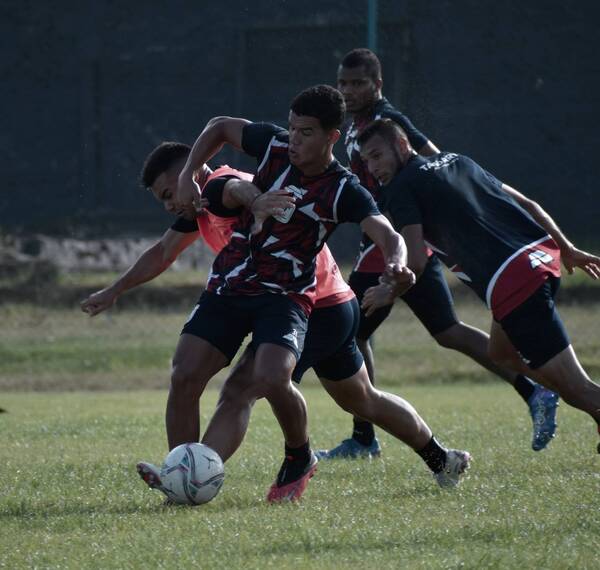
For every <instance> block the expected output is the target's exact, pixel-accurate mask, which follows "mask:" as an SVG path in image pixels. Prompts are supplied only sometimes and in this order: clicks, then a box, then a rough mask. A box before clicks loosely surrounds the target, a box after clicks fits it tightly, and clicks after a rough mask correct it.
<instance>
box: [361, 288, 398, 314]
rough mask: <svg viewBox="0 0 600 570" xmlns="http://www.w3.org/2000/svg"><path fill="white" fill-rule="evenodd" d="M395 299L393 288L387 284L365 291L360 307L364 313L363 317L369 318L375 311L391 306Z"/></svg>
mask: <svg viewBox="0 0 600 570" xmlns="http://www.w3.org/2000/svg"><path fill="white" fill-rule="evenodd" d="M395 298H396V295H394V286H393V285H390V284H388V283H380V284H379V285H376V286H375V287H370V288H369V289H367V290H366V291H365V294H364V296H363V300H362V303H361V304H360V306H361V308H362V309H363V311H364V312H365V315H366V316H367V317H370V316H371V315H372V314H373V313H374V312H375V311H376V310H377V309H381V308H382V307H387V306H388V305H392V304H393V303H394V299H395Z"/></svg>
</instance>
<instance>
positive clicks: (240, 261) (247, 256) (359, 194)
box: [207, 123, 379, 312]
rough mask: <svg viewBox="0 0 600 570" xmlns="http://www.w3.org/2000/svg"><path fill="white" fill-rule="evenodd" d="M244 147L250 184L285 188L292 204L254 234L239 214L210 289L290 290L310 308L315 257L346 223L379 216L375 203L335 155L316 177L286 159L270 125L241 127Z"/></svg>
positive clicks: (279, 134)
mask: <svg viewBox="0 0 600 570" xmlns="http://www.w3.org/2000/svg"><path fill="white" fill-rule="evenodd" d="M242 146H243V149H244V151H245V152H246V153H247V154H250V155H251V156H254V157H256V158H257V160H258V163H259V164H258V169H257V172H256V174H255V176H254V180H253V182H254V184H255V185H256V186H257V187H258V188H259V189H260V190H261V191H262V192H269V191H271V190H279V189H281V188H287V189H288V190H289V191H290V193H292V194H293V195H294V196H295V198H296V202H295V204H294V207H293V208H291V209H290V211H289V212H286V215H284V216H278V217H277V219H275V218H269V219H267V220H266V221H265V223H264V225H263V229H262V230H261V232H260V233H258V234H256V235H251V231H250V230H251V226H252V221H253V219H252V216H251V215H250V214H249V213H244V214H242V216H241V217H240V224H239V225H238V226H237V227H236V228H235V230H234V232H233V234H232V235H231V241H230V243H229V244H228V245H227V246H226V247H225V248H224V249H223V250H222V251H221V253H220V254H219V255H218V256H217V258H216V259H215V262H214V264H213V268H212V272H211V274H210V276H209V280H208V284H207V289H208V290H209V291H211V292H214V293H217V294H219V295H259V294H263V293H276V294H285V295H290V296H291V297H293V298H294V300H295V301H297V302H298V303H299V304H300V305H301V306H302V307H303V308H304V309H305V310H306V311H307V312H309V311H310V309H311V307H312V298H314V288H315V285H316V279H315V259H316V256H317V254H318V253H319V251H320V250H321V248H322V247H323V244H324V243H325V241H326V240H327V239H328V238H329V236H330V235H331V234H332V232H333V231H334V230H335V228H336V227H337V226H338V225H339V224H341V223H343V222H353V223H360V222H361V221H362V220H363V219H365V218H366V217H368V216H375V215H378V214H379V210H378V209H377V206H376V205H375V201H374V200H373V198H372V196H371V195H370V194H369V192H368V191H367V190H365V189H364V188H363V187H362V186H360V184H359V183H358V179H357V178H356V176H354V175H353V174H352V173H351V172H350V171H349V170H347V169H346V168H344V167H343V166H341V165H340V164H339V163H338V162H337V161H336V160H333V161H332V163H331V164H330V165H329V167H328V168H327V169H326V170H325V172H323V173H322V174H320V175H318V176H313V177H309V176H304V175H303V174H302V172H301V171H300V170H299V169H297V168H296V167H295V166H293V165H292V164H291V163H290V161H289V158H288V135H287V131H285V130H284V129H282V128H280V127H277V126H275V125H271V124H268V123H251V124H249V125H247V126H246V127H245V128H244V132H243V137H242Z"/></svg>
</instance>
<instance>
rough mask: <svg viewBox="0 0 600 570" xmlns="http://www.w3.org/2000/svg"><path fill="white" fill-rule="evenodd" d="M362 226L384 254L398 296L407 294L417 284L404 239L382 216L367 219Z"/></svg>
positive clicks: (387, 270)
mask: <svg viewBox="0 0 600 570" xmlns="http://www.w3.org/2000/svg"><path fill="white" fill-rule="evenodd" d="M360 226H361V229H362V231H363V232H364V233H366V234H367V235H368V236H369V237H370V238H371V239H372V240H373V242H374V243H375V244H376V245H377V246H378V247H379V248H380V249H381V251H382V252H383V255H384V257H385V260H386V266H387V269H386V272H387V273H389V274H390V275H393V284H394V286H395V289H394V290H395V291H396V292H397V295H401V294H403V293H405V292H406V291H407V290H408V289H410V287H412V286H413V285H414V284H415V274H414V273H413V272H412V271H411V270H410V269H409V268H408V267H407V266H406V258H407V255H406V244H405V243H404V239H403V237H402V236H401V235H400V234H399V233H397V232H396V231H394V228H393V227H392V225H391V224H390V222H389V220H388V219H387V218H386V217H385V216H383V215H381V214H380V215H378V216H369V217H367V218H365V219H364V220H363V221H362V222H361V224H360Z"/></svg>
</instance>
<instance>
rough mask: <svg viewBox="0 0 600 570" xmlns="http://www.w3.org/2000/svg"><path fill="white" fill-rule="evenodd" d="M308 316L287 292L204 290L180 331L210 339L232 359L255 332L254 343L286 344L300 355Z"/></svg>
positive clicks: (257, 344) (297, 355)
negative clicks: (219, 293)
mask: <svg viewBox="0 0 600 570" xmlns="http://www.w3.org/2000/svg"><path fill="white" fill-rule="evenodd" d="M307 322H308V317H307V315H306V313H305V312H304V311H303V310H302V308H301V307H300V305H298V303H296V302H294V301H292V300H291V299H290V298H289V297H286V296H285V295H276V294H272V293H266V294H264V295H235V296H234V295H216V294H214V293H209V292H207V291H205V292H204V293H202V295H201V297H200V299H199V300H198V304H197V305H196V306H195V307H194V310H193V311H192V313H191V314H190V316H189V318H188V320H187V322H186V323H185V325H184V326H183V330H182V331H181V334H191V335H194V336H197V337H200V338H203V339H204V340H206V341H208V342H209V343H210V344H212V345H213V346H214V347H215V348H217V349H219V350H220V351H221V352H222V353H223V354H224V355H225V356H226V357H227V359H228V360H229V361H230V362H231V360H232V359H233V357H234V356H235V355H236V353H237V351H238V350H239V348H240V346H241V344H242V342H243V341H244V338H246V336H247V335H248V333H250V332H252V342H253V344H254V346H255V347H258V346H259V345H261V344H263V343H272V344H278V345H280V346H283V347H285V348H287V349H288V350H290V351H291V352H293V353H294V355H295V357H296V360H298V359H299V356H300V353H301V352H302V348H303V345H304V337H305V335H306V325H307Z"/></svg>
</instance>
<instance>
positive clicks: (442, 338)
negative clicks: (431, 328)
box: [434, 322, 520, 384]
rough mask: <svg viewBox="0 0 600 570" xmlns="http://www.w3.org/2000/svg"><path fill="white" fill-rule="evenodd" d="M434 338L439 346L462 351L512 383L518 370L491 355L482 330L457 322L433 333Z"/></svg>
mask: <svg viewBox="0 0 600 570" xmlns="http://www.w3.org/2000/svg"><path fill="white" fill-rule="evenodd" d="M434 338H435V340H436V341H437V342H438V344H439V345H440V346H443V347H444V348H450V349H452V350H456V351H458V352H462V353H463V354H465V355H466V356H469V357H471V358H472V359H473V360H475V362H477V363H479V364H481V366H483V367H484V368H486V369H487V370H489V371H490V372H492V373H493V374H496V375H497V376H499V377H500V378H502V379H503V380H505V381H506V382H508V383H509V384H514V382H515V379H516V376H517V373H518V372H517V371H516V370H514V368H513V367H509V366H505V364H506V363H505V362H502V364H500V363H498V362H497V361H495V360H494V359H493V358H492V357H491V355H490V337H489V336H488V335H487V334H486V333H485V332H483V331H482V330H480V329H477V328H475V327H472V326H470V325H467V324H465V323H462V322H458V323H456V324H454V325H452V326H451V327H449V328H447V329H446V330H445V331H442V332H441V333H438V334H436V335H434ZM511 368H512V369H511ZM519 371H520V370H519Z"/></svg>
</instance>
